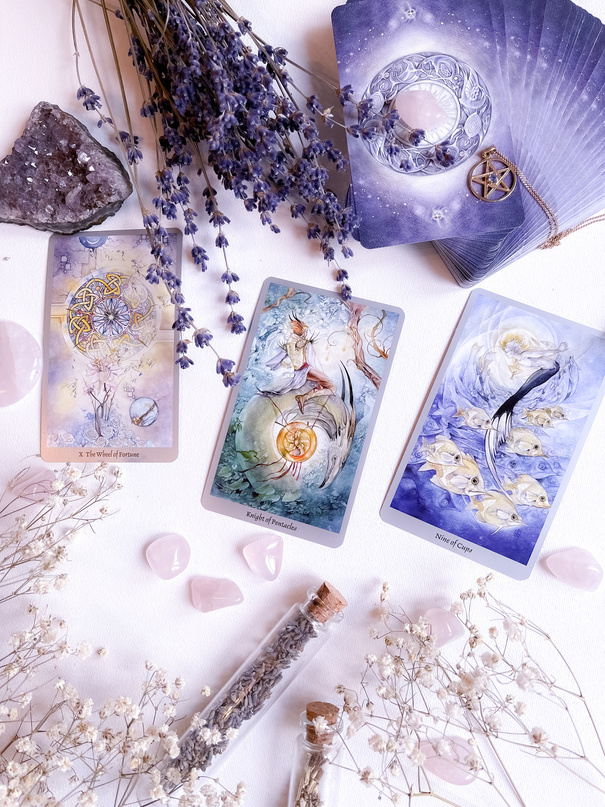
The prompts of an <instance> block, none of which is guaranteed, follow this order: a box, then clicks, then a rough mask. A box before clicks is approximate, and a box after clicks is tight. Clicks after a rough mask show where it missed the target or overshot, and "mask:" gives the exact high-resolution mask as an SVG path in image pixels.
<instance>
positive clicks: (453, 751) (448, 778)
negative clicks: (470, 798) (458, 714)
mask: <svg viewBox="0 0 605 807" xmlns="http://www.w3.org/2000/svg"><path fill="white" fill-rule="evenodd" d="M419 748H420V750H421V751H422V753H423V754H424V755H425V756H426V759H425V761H424V762H423V763H422V767H423V768H424V769H425V770H426V771H428V772H429V773H432V774H434V775H435V776H438V777H439V778H440V779H443V780H444V781H445V782H449V783H450V784H451V785H470V784H471V782H474V781H475V779H476V778H477V773H476V772H475V771H472V770H471V769H470V767H469V765H468V764H467V762H466V760H467V759H468V758H469V757H473V756H475V752H474V751H473V749H472V748H471V746H470V745H469V744H468V743H467V741H466V740H464V739H463V738H462V737H445V738H444V739H443V740H442V741H440V742H439V743H438V744H437V743H435V745H434V746H433V744H432V743H430V742H429V741H428V740H424V741H423V742H421V743H420V746H419Z"/></svg>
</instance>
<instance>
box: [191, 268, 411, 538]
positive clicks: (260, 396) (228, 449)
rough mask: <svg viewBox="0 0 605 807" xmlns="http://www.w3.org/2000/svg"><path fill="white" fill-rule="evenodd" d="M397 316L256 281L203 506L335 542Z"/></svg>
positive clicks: (384, 308)
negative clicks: (237, 378) (236, 381)
mask: <svg viewBox="0 0 605 807" xmlns="http://www.w3.org/2000/svg"><path fill="white" fill-rule="evenodd" d="M402 324H403V312H402V311H401V310H400V309H398V308H393V307H392V306H388V305H384V304H382V303H371V302H368V301H366V300H358V299H353V300H351V301H349V302H346V303H345V302H344V301H343V300H342V299H341V298H340V297H339V296H338V295H337V294H335V293H331V292H328V291H323V290H321V289H314V288H310V287H308V286H301V285H300V284H292V283H289V282H288V281H285V280H276V279H273V278H270V279H269V280H267V281H266V282H265V284H264V286H263V289H262V291H261V296H260V301H259V305H258V307H257V310H256V314H255V316H254V319H253V321H252V324H251V326H250V335H249V337H248V342H247V344H246V349H245V351H244V356H243V360H242V367H244V368H245V369H244V371H243V375H242V381H241V383H240V385H239V386H238V387H236V388H235V389H234V390H233V393H232V397H231V400H230V404H229V407H228V409H227V414H226V416H225V421H224V423H223V427H222V430H221V434H220V437H219V441H218V446H217V449H216V451H215V455H214V458H213V461H212V465H211V468H210V473H209V476H208V481H207V482H206V487H205V489H204V495H203V497H202V504H203V505H204V507H206V508H207V509H208V510H214V511H216V512H219V513H225V514H226V515H230V516H234V517H235V518H240V519H242V520H243V521H247V522H249V523H252V524H257V525H258V526H261V527H268V528H269V529H274V530H277V531H280V532H287V533H290V534H292V535H297V536H298V537H300V538H306V539H308V540H311V541H317V542H318V543H322V544H325V545H327V546H332V547H336V546H340V544H341V543H342V541H343V539H344V533H345V529H346V526H347V523H348V520H349V516H350V513H351V508H352V506H353V500H354V497H355V491H356V489H357V485H358V484H359V478H360V474H361V470H362V466H363V463H364V460H365V456H366V453H367V450H368V446H369V440H370V436H371V433H372V430H373V428H374V423H375V421H376V417H377V415H378V407H379V403H380V399H381V397H382V394H383V390H384V385H385V383H386V380H387V375H388V372H389V369H390V365H391V361H392V357H393V354H394V351H395V347H396V344H397V340H398V338H399V333H400V330H401V326H402Z"/></svg>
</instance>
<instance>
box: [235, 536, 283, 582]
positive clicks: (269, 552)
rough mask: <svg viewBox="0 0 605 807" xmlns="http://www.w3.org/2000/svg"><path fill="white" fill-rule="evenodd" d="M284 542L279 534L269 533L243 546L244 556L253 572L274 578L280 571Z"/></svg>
mask: <svg viewBox="0 0 605 807" xmlns="http://www.w3.org/2000/svg"><path fill="white" fill-rule="evenodd" d="M283 557H284V542H283V539H282V537H281V535H275V533H271V534H269V535H265V536H264V537H263V538H259V539H258V540H257V541H253V542H252V543H251V544H248V545H247V546H245V547H244V558H245V559H246V563H247V564H248V566H249V567H250V568H251V569H252V571H253V572H254V574H257V575H258V576H259V577H263V578H264V579H265V580H275V578H276V577H277V575H278V574H279V573H280V571H281V564H282V560H283Z"/></svg>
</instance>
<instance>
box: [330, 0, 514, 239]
mask: <svg viewBox="0 0 605 807" xmlns="http://www.w3.org/2000/svg"><path fill="white" fill-rule="evenodd" d="M332 25H333V29H334V39H335V43H336V54H337V58H338V67H339V75H340V83H341V86H345V85H352V87H353V91H354V93H355V97H356V98H357V99H358V100H360V101H361V105H360V106H359V107H358V108H355V107H353V106H352V105H347V106H346V107H345V116H346V118H347V124H349V125H351V126H354V127H358V129H357V130H356V131H358V133H359V135H360V136H358V137H354V136H348V146H349V157H350V161H351V175H352V187H353V194H354V200H355V207H356V210H357V213H358V214H359V215H360V216H361V226H360V231H359V234H360V240H361V243H362V244H363V245H364V246H366V247H380V246H387V245H391V244H401V243H408V242H414V241H432V240H436V239H442V238H448V237H452V236H456V235H460V234H464V235H468V236H471V235H473V234H475V233H485V232H491V231H511V230H513V229H515V228H516V227H518V226H519V225H520V224H521V223H522V221H523V219H524V211H523V202H522V199H521V196H520V194H512V195H511V196H510V197H509V198H508V199H505V200H502V201H501V202H500V203H499V204H485V203H484V202H482V201H481V200H479V199H477V198H475V197H474V196H473V194H472V193H471V192H470V190H469V187H468V174H469V171H470V170H471V168H472V167H473V166H474V165H475V164H476V163H478V162H480V157H479V152H481V151H482V150H483V149H485V148H488V147H489V146H491V145H495V146H496V147H497V148H498V149H499V150H500V151H501V152H502V153H506V154H508V155H511V157H510V158H511V159H513V160H514V156H512V155H514V151H513V145H512V140H511V133H510V127H509V123H508V109H507V104H506V96H505V92H504V89H503V86H502V82H501V74H500V69H499V62H498V56H497V52H496V48H495V44H494V31H493V26H492V19H491V14H490V10H489V6H488V4H487V3H486V2H484V3H481V2H478V3H477V2H475V0H472V2H471V0H459V2H457V3H456V4H455V5H452V4H444V3H443V2H442V1H441V0H418V2H416V3H414V4H413V7H412V6H411V5H409V4H408V3H406V2H402V0H383V1H382V2H380V3H378V2H373V0H356V1H355V2H349V3H348V4H347V5H345V6H338V7H337V8H335V9H334V11H333V13H332ZM393 110H396V111H397V112H398V113H399V120H398V121H397V122H396V123H395V125H394V127H393V128H392V129H391V130H389V131H388V132H385V130H384V127H382V120H383V116H385V115H387V114H388V113H389V112H391V111H393ZM374 130H378V133H377V134H376V133H374V134H373V136H372V137H367V136H366V135H367V133H368V132H369V131H374Z"/></svg>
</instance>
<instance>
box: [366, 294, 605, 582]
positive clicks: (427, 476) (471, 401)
mask: <svg viewBox="0 0 605 807" xmlns="http://www.w3.org/2000/svg"><path fill="white" fill-rule="evenodd" d="M604 379H605V334H602V333H600V332H598V331H594V330H592V329H591V328H586V327H584V326H582V325H577V324H576V323H573V322H569V321H568V320H564V319H561V318H560V317H555V316H552V315H549V314H545V313H544V312H541V311H537V310H535V309H533V308H529V307H528V306H525V305H522V304H520V303H515V302H513V301H512V300H507V299H505V298H503V297H499V296H498V295H494V294H490V293H489V292H484V291H476V292H473V293H472V294H471V297H470V299H469V302H468V304H467V307H466V309H465V312H464V314H463V316H462V320H461V322H460V324H459V326H458V329H457V331H456V334H455V336H454V339H453V340H452V344H451V345H450V348H449V350H448V352H447V354H446V356H445V359H444V361H443V364H442V367H441V370H440V371H439V374H438V376H437V379H436V381H435V383H434V385H433V389H432V390H431V393H430V395H429V398H428V402H427V404H426V406H425V408H424V410H423V412H422V414H421V416H420V419H419V421H418V425H417V427H416V429H415V431H414V434H413V435H412V437H411V440H410V442H409V445H408V448H407V450H406V452H405V454H404V457H403V459H402V461H401V464H400V466H399V469H398V470H397V473H396V475H395V479H394V481H393V484H392V485H391V488H390V490H389V492H388V495H387V498H386V500H385V503H384V506H383V508H382V511H381V515H382V517H383V519H384V520H385V521H387V522H389V523H390V524H395V525H396V526H398V527H401V528H403V529H405V530H407V531H408V532H411V533H414V534H416V535H419V536H420V537H422V538H425V539H427V540H428V541H431V542H432V543H434V544H438V545H439V546H445V547H446V548H447V549H449V550H451V551H453V552H456V553H458V554H460V555H464V556H465V557H470V558H472V559H474V560H477V561H479V562H480V563H483V564H485V565H486V566H490V567H491V568H494V569H497V570H498V571H502V572H504V573H505V574H508V575H510V576H511V577H514V578H517V579H524V578H526V577H528V576H529V574H530V572H531V569H532V566H533V564H534V562H535V560H536V558H537V556H538V553H539V551H540V547H541V546H542V543H543V541H544V538H545V535H546V532H547V530H548V527H549V525H550V523H551V522H552V519H553V517H554V515H555V510H556V508H557V507H558V505H559V503H560V501H561V496H562V494H563V490H564V488H565V486H566V484H567V482H568V480H569V477H570V475H571V472H572V469H573V467H574V465H575V463H576V460H577V458H578V455H579V453H580V450H581V447H582V444H583V442H584V440H585V438H586V436H587V433H588V430H589V428H590V425H591V423H592V421H593V419H594V416H595V415H596V411H597V408H598V405H599V402H600V400H601V398H602V397H603V392H604V391H605V383H604Z"/></svg>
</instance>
